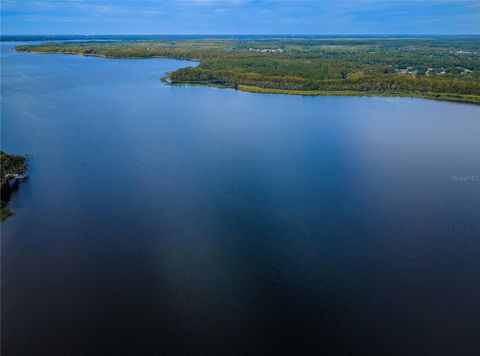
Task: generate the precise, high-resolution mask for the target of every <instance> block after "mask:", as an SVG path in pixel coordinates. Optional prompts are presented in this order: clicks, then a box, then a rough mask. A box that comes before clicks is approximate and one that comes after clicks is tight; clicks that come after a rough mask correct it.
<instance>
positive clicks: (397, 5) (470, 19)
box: [1, 0, 480, 35]
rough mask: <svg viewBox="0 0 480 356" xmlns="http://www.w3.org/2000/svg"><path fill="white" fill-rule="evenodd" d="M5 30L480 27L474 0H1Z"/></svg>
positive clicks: (420, 30)
mask: <svg viewBox="0 0 480 356" xmlns="http://www.w3.org/2000/svg"><path fill="white" fill-rule="evenodd" d="M1 31H2V34H3V35H8V34H53V35H55V34H57V35H58V34H91V35H93V34H312V35H313V34H339V35H345V34H480V0H477V1H461V0H457V1H455V0H449V1H447V0H423V1H417V0H403V1H380V0H353V1H352V0H346V1H342V0H337V1H321V0H319V1H314V0H310V1H295V0H189V1H185V0H133V1H127V0H48V1H41V0H37V1H29V0H1Z"/></svg>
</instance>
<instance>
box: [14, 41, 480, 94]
mask: <svg viewBox="0 0 480 356" xmlns="http://www.w3.org/2000/svg"><path fill="white" fill-rule="evenodd" d="M16 49H17V51H34V52H43V53H71V54H83V55H92V56H105V57H114V58H150V57H169V58H177V59H188V60H195V61H199V62H200V65H199V66H196V67H187V68H183V69H179V70H177V71H175V72H172V73H169V74H168V76H169V79H170V81H171V82H172V83H197V84H206V85H209V84H210V85H220V86H227V87H234V88H238V87H239V86H249V87H258V88H261V89H265V90H267V91H268V89H272V91H273V89H279V90H287V91H292V93H294V92H295V91H302V92H303V91H336V92H339V91H350V92H351V91H354V92H359V93H366V92H374V93H378V94H385V95H389V94H391V93H401V94H406V95H411V96H431V95H432V94H434V96H436V97H442V95H440V94H452V95H449V97H450V98H456V99H459V100H461V99H462V96H464V97H465V98H464V99H465V100H467V101H473V102H477V101H479V102H480V37H478V36H471V37H468V36H464V37H438V38H435V37H428V38H410V37H408V38H403V37H401V38H391V37H389V38H375V37H351V38H344V37H332V38H292V37H288V38H262V37H259V38H230V39H226V38H217V39H214V38H203V39H198V38H183V39H171V40H162V41H159V40H158V41H157V40H156V41H120V42H118V41H117V42H88V43H44V44H40V45H33V46H18V47H16ZM424 94H428V95H424ZM437 94H438V95H437ZM477 96H478V97H479V98H477Z"/></svg>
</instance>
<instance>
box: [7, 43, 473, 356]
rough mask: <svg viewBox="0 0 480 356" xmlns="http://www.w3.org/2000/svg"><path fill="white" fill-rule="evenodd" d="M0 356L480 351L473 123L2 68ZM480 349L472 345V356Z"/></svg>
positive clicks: (95, 67) (407, 109)
mask: <svg viewBox="0 0 480 356" xmlns="http://www.w3.org/2000/svg"><path fill="white" fill-rule="evenodd" d="M14 45H15V43H2V44H1V47H2V58H1V60H2V63H1V64H2V66H1V146H2V150H4V151H7V152H9V153H16V154H28V155H30V160H29V166H30V168H29V171H28V175H29V177H30V179H29V181H28V182H26V183H24V184H22V185H21V187H20V189H19V190H18V192H16V193H15V194H14V195H13V196H12V200H11V202H10V204H9V207H10V208H11V209H12V210H14V211H15V212H16V215H15V216H14V217H12V218H10V219H8V220H6V221H5V222H4V223H2V231H1V232H2V234H1V248H2V250H1V267H2V268H1V274H2V275H1V277H2V279H1V287H2V288H1V293H2V295H1V297H2V299H1V303H2V344H3V345H2V346H3V349H2V355H3V354H5V355H12V356H13V355H15V356H17V355H50V356H54V355H170V354H195V355H197V354H210V355H212V354H225V355H235V354H244V355H247V354H248V355H251V354H277V355H280V354H292V355H295V354H296V355H302V354H303V355H304V354H316V355H318V354H321V353H322V352H323V353H324V354H354V355H358V354H369V355H373V354H383V355H386V354H403V355H405V354H422V355H427V354H429V355H430V354H431V355H438V354H458V355H459V354H473V353H475V350H477V351H478V331H479V330H480V318H479V315H480V303H479V300H480V215H479V214H480V213H479V212H480V182H479V178H478V177H479V176H480V143H479V142H480V109H479V108H480V107H479V106H475V105H469V104H459V103H448V102H440V101H432V100H423V99H410V98H374V97H302V96H287V95H275V94H254V93H246V92H241V91H236V90H232V89H217V88H207V87H187V86H180V87H172V86H168V85H166V84H163V83H162V82H161V81H160V80H159V78H160V77H161V76H162V75H163V74H164V73H165V72H168V71H173V70H175V69H177V68H181V67H185V66H189V65H196V63H193V62H186V61H178V60H172V59H148V60H126V59H105V58H94V57H82V56H75V55H49V54H44V55H43V54H32V53H15V52H14V51H12V48H13V46H14ZM476 348H477V349H476Z"/></svg>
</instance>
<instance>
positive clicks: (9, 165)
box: [0, 151, 27, 221]
mask: <svg viewBox="0 0 480 356" xmlns="http://www.w3.org/2000/svg"><path fill="white" fill-rule="evenodd" d="M26 169H27V165H26V159H25V157H23V156H16V155H9V154H6V153H5V152H2V151H0V195H1V200H0V220H1V221H3V220H5V219H6V218H7V217H9V216H11V215H13V214H14V213H13V211H11V210H10V209H8V208H6V207H5V205H6V204H7V202H8V200H9V199H10V194H11V191H12V189H14V188H15V186H16V185H17V184H18V176H19V175H20V174H22V173H23V172H25V170H26Z"/></svg>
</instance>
